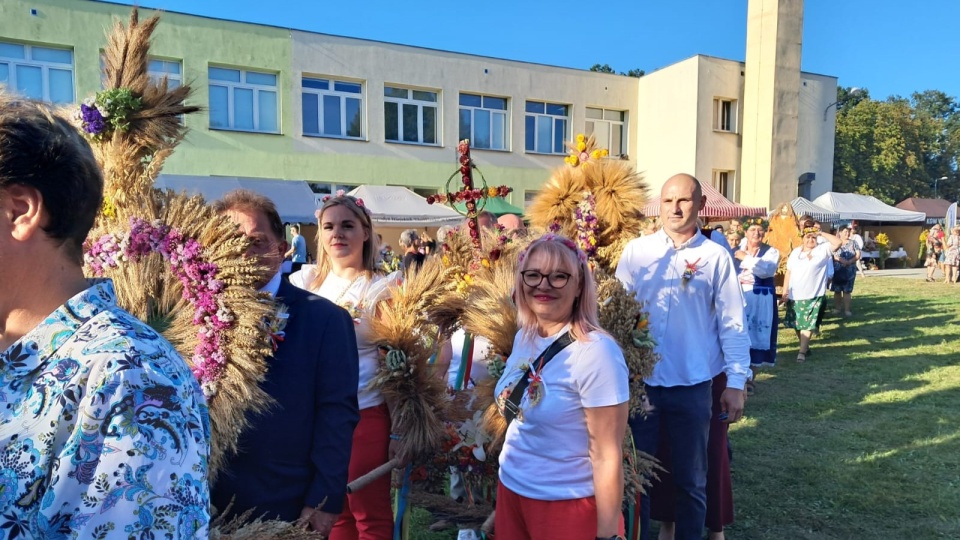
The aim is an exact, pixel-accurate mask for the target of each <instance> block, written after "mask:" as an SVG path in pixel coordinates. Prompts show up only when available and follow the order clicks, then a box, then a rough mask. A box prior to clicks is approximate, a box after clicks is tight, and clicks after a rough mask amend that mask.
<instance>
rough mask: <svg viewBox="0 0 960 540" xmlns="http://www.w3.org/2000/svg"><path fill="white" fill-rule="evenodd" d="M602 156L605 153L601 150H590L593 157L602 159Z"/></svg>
mask: <svg viewBox="0 0 960 540" xmlns="http://www.w3.org/2000/svg"><path fill="white" fill-rule="evenodd" d="M601 156H603V154H602V153H601V152H600V151H599V150H594V151H593V152H590V158H591V159H600V157H601Z"/></svg>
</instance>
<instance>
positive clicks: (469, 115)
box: [460, 94, 507, 150]
mask: <svg viewBox="0 0 960 540" xmlns="http://www.w3.org/2000/svg"><path fill="white" fill-rule="evenodd" d="M463 139H470V147H471V148H482V149H485V150H506V149H507V98H501V97H492V96H480V95H477V94H460V140H463Z"/></svg>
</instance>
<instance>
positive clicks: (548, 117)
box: [523, 99, 573, 156]
mask: <svg viewBox="0 0 960 540" xmlns="http://www.w3.org/2000/svg"><path fill="white" fill-rule="evenodd" d="M531 103H532V104H536V105H543V107H544V112H542V113H539V112H537V113H534V112H528V111H527V107H528V106H529V105H530V104H531ZM550 105H559V106H561V107H566V108H567V114H565V115H563V116H561V115H559V114H551V113H549V112H546V111H547V108H548V107H549V106H550ZM523 110H524V113H523V115H524V116H523V120H524V122H523V125H524V129H526V126H527V122H526V121H527V118H531V117H532V118H534V124H533V131H534V133H533V150H531V149H529V148H527V140H526V133H525V134H524V140H523V149H524V151H525V152H526V153H527V154H541V155H552V156H557V155H566V154H567V148H566V144H565V143H566V141H567V139H568V134H569V133H570V119H571V116H572V115H571V113H572V112H573V106H572V105H569V104H567V103H555V102H551V101H538V100H533V99H528V100H527V101H526V102H525V103H524V107H523ZM559 119H562V120H563V136H562V137H561V138H560V141H561V142H560V148H557V147H556V145H555V144H554V143H555V142H556V138H557V134H556V129H557V120H559ZM541 122H550V148H551V151H550V152H540V151H538V150H537V142H538V140H537V136H538V135H540V123H541Z"/></svg>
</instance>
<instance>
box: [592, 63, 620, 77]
mask: <svg viewBox="0 0 960 540" xmlns="http://www.w3.org/2000/svg"><path fill="white" fill-rule="evenodd" d="M590 71H596V72H597V73H613V74H614V75H616V73H617V70H615V69H613V68H612V67H610V64H604V65H602V66H601V65H600V64H594V65H592V66H590Z"/></svg>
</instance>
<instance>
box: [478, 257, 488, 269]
mask: <svg viewBox="0 0 960 540" xmlns="http://www.w3.org/2000/svg"><path fill="white" fill-rule="evenodd" d="M480 264H482V265H483V267H484V268H490V259H487V258H486V257H484V258H483V259H482V260H481V261H480Z"/></svg>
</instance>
